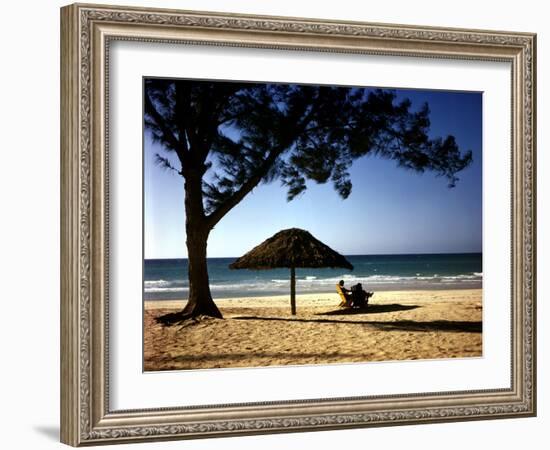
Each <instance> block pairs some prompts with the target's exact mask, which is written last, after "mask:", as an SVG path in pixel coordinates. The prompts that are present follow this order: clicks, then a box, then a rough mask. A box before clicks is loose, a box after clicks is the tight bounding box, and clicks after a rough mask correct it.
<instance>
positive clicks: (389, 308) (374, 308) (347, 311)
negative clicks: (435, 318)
mask: <svg viewBox="0 0 550 450" xmlns="http://www.w3.org/2000/svg"><path fill="white" fill-rule="evenodd" d="M416 308H420V306H418V305H400V304H398V303H392V304H389V305H369V306H368V307H366V308H340V309H335V310H334V311H327V312H324V313H318V314H316V315H317V316H353V315H356V314H380V313H387V312H395V311H410V310H411V309H416Z"/></svg>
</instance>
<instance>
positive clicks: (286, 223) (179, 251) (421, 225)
mask: <svg viewBox="0 0 550 450" xmlns="http://www.w3.org/2000/svg"><path fill="white" fill-rule="evenodd" d="M395 92H396V94H397V96H398V100H399V99H402V98H405V97H408V98H409V99H410V100H411V101H412V105H413V108H416V107H420V106H421V105H422V104H423V103H424V102H428V104H429V106H430V111H431V114H430V120H431V127H430V135H431V136H432V137H437V136H443V137H444V136H446V135H448V134H452V135H454V136H455V138H456V140H457V143H458V145H459V147H460V148H461V149H462V150H463V151H466V150H472V152H473V163H472V164H471V165H470V166H469V167H467V168H466V169H464V170H463V171H462V172H460V173H459V174H458V176H459V178H460V181H459V182H458V183H457V185H456V187H454V188H451V189H450V188H448V187H447V180H446V179H445V178H441V177H436V176H435V175H434V174H433V173H431V172H425V173H423V174H419V173H416V172H412V171H407V170H404V169H402V168H398V167H397V166H396V163H395V162H393V161H388V160H383V159H380V158H377V157H370V156H366V157H363V158H361V159H358V160H356V161H355V162H354V163H353V166H352V167H351V170H350V173H351V180H352V183H353V190H352V193H351V195H350V196H349V197H348V198H347V199H346V200H342V198H341V197H340V196H339V195H338V194H337V193H336V192H335V191H334V188H333V186H332V184H330V182H329V183H327V184H324V185H320V184H316V183H314V182H309V183H308V189H307V191H306V192H305V193H304V194H303V195H301V196H300V197H298V198H296V199H294V200H293V201H291V202H287V201H286V190H285V189H284V188H283V187H282V186H281V185H280V182H279V181H275V182H273V183H271V184H267V185H266V184H263V185H260V186H258V187H256V189H255V190H254V191H253V192H252V193H250V194H249V195H248V196H247V197H246V198H245V199H244V200H243V201H242V202H241V203H239V204H238V205H237V206H236V207H235V208H234V209H233V210H231V211H230V212H229V213H228V214H227V215H226V216H225V217H224V218H223V219H222V220H221V221H220V222H219V223H218V225H217V226H216V227H215V229H214V230H212V232H211V234H210V238H209V241H208V256H209V257H236V256H240V255H242V254H243V253H246V252H247V251H248V250H250V249H251V248H252V247H254V246H256V245H257V244H259V243H260V242H262V241H264V240H265V239H267V238H268V237H270V236H272V235H273V234H275V233H276V232H277V231H279V230H281V229H285V228H291V227H298V228H303V229H306V230H308V231H310V232H311V233H312V234H313V235H314V236H315V237H317V238H318V239H320V240H321V241H323V242H325V243H326V244H327V245H329V246H330V247H332V248H334V249H335V250H337V251H339V252H340V253H343V254H346V255H352V254H400V253H462V252H481V248H482V94H481V93H470V92H450V91H428V90H395ZM155 153H161V154H163V155H165V156H167V155H166V153H165V152H164V151H163V149H162V147H161V146H160V145H159V144H154V143H152V142H151V139H150V137H149V136H148V134H147V133H146V134H145V136H144V155H143V156H144V194H145V199H144V227H145V229H144V245H145V249H144V252H145V258H146V259H150V258H185V257H187V249H186V247H185V211H184V190H183V178H182V177H180V176H179V175H177V174H176V173H175V172H172V171H166V170H163V169H161V168H160V167H158V166H157V165H155V164H154V156H155Z"/></svg>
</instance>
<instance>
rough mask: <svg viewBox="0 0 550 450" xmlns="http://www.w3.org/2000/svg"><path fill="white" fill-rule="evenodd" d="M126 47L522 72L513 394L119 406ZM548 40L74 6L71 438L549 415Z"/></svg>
mask: <svg viewBox="0 0 550 450" xmlns="http://www.w3.org/2000/svg"><path fill="white" fill-rule="evenodd" d="M113 40H136V41H143V42H170V43H183V44H197V43H200V44H208V45H221V46H237V47H255V48H267V49H291V50H301V51H325V52H348V53H360V54H382V55H390V56H392V55H393V56H402V55H406V56H414V57H423V58H426V57H427V58H454V59H464V60H473V61H475V60H493V61H505V62H509V63H510V64H511V68H512V86H511V94H512V117H511V124H512V149H511V154H512V183H511V187H510V188H511V192H512V205H511V208H512V235H511V240H512V267H511V269H510V270H511V274H512V298H511V308H512V324H511V327H512V355H511V371H512V373H511V375H512V376H511V379H512V383H511V386H510V388H508V389H494V390H484V391H466V392H464V391H460V392H445V393H411V394H407V395H393V396H376V397H352V398H340V399H312V400H307V401H301V400H292V401H286V402H269V403H266V402H264V403H253V404H238V405H212V406H208V407H180V408H173V409H155V410H132V411H112V410H110V408H109V397H108V392H109V389H108V349H109V346H108V330H107V319H108V307H109V305H108V297H107V286H108V283H109V280H108V266H107V261H108V251H109V246H108V233H107V230H108V207H109V204H108V189H107V187H108V183H109V180H108V170H107V168H108V109H107V105H108V101H107V100H108V58H109V43H110V42H111V41H113ZM535 53H536V35H534V34H530V33H516V32H514V33H512V32H502V31H484V30H467V29H445V28H434V27H419V26H405V25H385V24H373V23H359V22H335V21H328V20H313V19H297V18H287V17H261V16H249V15H240V14H226V13H223V14H220V13H210V12H194V11H193V12H191V11H174V10H162V9H144V8H130V7H114V6H106V5H102V6H100V5H82V4H75V5H70V6H66V7H64V8H62V9H61V242H62V244H61V440H62V442H64V443H66V444H70V445H73V446H80V445H97V444H110V443H122V442H137V441H152V440H167V439H185V438H187V439H191V438H204V437H215V436H234V435H248V434H261V433H278V432H298V431H314V430H326V429H342V428H354V427H367V426H383V425H384V426H385V425H400V424H420V423H434V422H447V421H459V420H479V419H497V418H505V417H522V416H534V415H535V414H536V335H535V324H536V316H535V314H536V311H535V298H536V291H535V288H536V266H535V264H536V211H535V204H536V195H535V194H536V192H535V188H536V186H535V180H536V172H535V159H536V158H535V145H536V131H535V126H536V123H535V97H536V95H535V86H536V75H535V68H536V61H535Z"/></svg>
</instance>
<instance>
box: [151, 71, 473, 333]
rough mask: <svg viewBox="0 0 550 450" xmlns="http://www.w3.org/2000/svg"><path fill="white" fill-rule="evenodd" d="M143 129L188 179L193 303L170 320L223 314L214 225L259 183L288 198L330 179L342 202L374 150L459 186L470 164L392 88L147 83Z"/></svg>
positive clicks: (163, 160)
mask: <svg viewBox="0 0 550 450" xmlns="http://www.w3.org/2000/svg"><path fill="white" fill-rule="evenodd" d="M144 105H145V116H144V120H145V129H146V130H148V131H149V132H150V133H151V136H152V138H153V139H154V140H155V141H157V142H159V143H160V144H162V147H163V148H164V150H166V151H167V152H172V153H175V155H176V156H177V158H174V159H175V160H176V161H177V162H178V163H177V164H174V163H173V162H172V160H171V159H169V158H167V157H166V156H165V155H161V154H157V155H156V162H157V163H158V164H159V165H160V166H162V167H164V168H166V169H169V170H173V171H175V172H176V173H177V174H179V175H180V176H182V177H183V179H184V185H185V218H186V222H185V231H186V236H187V242H186V244H187V251H188V261H189V269H188V271H189V273H188V275H189V300H188V302H187V304H186V306H185V308H184V309H183V310H182V311H181V312H180V313H177V314H171V315H167V316H164V317H163V318H161V321H162V322H163V323H172V322H174V321H180V320H183V319H186V318H190V317H196V316H198V315H208V316H213V317H220V318H221V317H222V315H221V313H220V311H219V310H218V308H217V306H216V304H215V303H214V301H213V300H212V296H211V293H210V287H209V280H208V269H207V263H206V250H207V242H208V236H209V233H210V231H211V230H212V229H213V228H214V226H215V225H216V224H217V223H218V222H219V221H220V220H221V219H222V218H223V217H224V216H225V215H226V214H227V213H228V212H229V211H230V210H231V209H232V208H234V207H235V206H236V205H237V204H238V203H239V202H240V201H241V200H242V199H243V198H244V197H245V196H246V195H247V194H248V193H249V192H250V191H252V189H254V187H256V186H257V185H258V184H260V183H266V182H271V181H274V180H276V179H278V180H281V182H282V184H283V185H284V186H285V187H286V189H287V199H288V200H289V201H290V200H292V199H294V198H296V197H297V196H298V195H300V194H301V193H303V192H304V191H305V190H306V186H307V185H306V181H307V180H312V181H315V182H317V183H326V182H328V181H331V182H332V183H333V185H334V188H335V190H336V191H337V192H338V194H339V195H340V196H341V197H342V198H344V199H345V198H347V197H348V196H349V195H350V193H351V190H352V183H351V180H350V176H349V171H348V169H349V167H350V166H351V164H352V162H353V160H355V159H357V158H360V157H362V156H365V155H367V154H368V155H376V156H379V157H382V158H387V159H391V160H394V161H396V162H397V164H398V166H400V167H403V168H406V169H411V170H414V171H417V172H423V171H426V170H429V171H433V172H435V173H436V174H437V175H440V176H443V177H445V178H447V180H448V182H449V186H450V187H452V186H454V185H455V183H456V181H457V180H458V178H457V175H456V174H457V173H458V172H459V171H461V170H462V169H464V168H465V167H466V166H468V165H469V164H470V162H471V160H472V154H471V152H470V151H468V152H465V153H464V154H462V153H461V152H460V150H459V148H458V146H457V144H456V141H455V138H454V137H453V136H447V137H446V138H445V139H441V138H438V139H430V137H429V136H428V131H429V126H430V120H429V108H428V105H427V104H424V105H423V106H422V107H421V108H420V109H418V110H413V109H412V108H411V102H410V101H409V100H402V101H397V99H396V95H395V93H394V92H393V91H389V90H371V89H364V88H347V87H333V86H312V85H296V84H256V83H233V82H216V81H191V80H168V79H147V80H146V81H145V92H144Z"/></svg>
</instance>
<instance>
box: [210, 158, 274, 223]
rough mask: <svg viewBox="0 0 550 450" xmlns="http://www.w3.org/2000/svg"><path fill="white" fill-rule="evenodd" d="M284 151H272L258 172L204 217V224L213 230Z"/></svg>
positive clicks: (260, 179) (258, 181)
mask: <svg viewBox="0 0 550 450" xmlns="http://www.w3.org/2000/svg"><path fill="white" fill-rule="evenodd" d="M284 150H285V147H283V148H280V149H277V150H272V151H271V152H270V153H269V156H268V157H267V158H266V159H265V160H264V162H263V163H262V165H261V166H260V167H259V168H258V171H257V172H256V173H255V175H253V176H252V177H250V178H249V179H248V180H247V181H245V182H244V183H243V184H242V185H241V187H240V188H239V189H237V190H236V191H235V192H234V193H233V195H232V196H231V197H229V198H228V199H227V200H225V201H224V202H223V203H222V204H221V205H219V206H218V207H217V208H216V209H215V210H214V211H212V212H211V213H210V214H209V215H208V216H207V217H206V223H207V225H208V226H209V227H210V228H213V227H214V226H215V225H216V224H217V223H218V222H219V221H220V220H221V219H222V218H223V217H224V216H225V215H226V214H227V213H228V212H229V211H231V209H232V208H234V207H235V206H236V205H237V204H238V203H239V202H240V201H241V200H242V199H243V198H244V197H245V196H246V195H247V194H248V193H249V192H250V191H251V190H252V189H254V188H255V187H256V186H257V185H258V184H259V183H260V181H262V179H263V178H264V177H265V176H266V175H267V173H268V172H269V169H270V168H271V166H272V165H273V164H274V163H275V160H276V159H277V158H278V157H279V155H280V154H281V153H282V152H283V151H284Z"/></svg>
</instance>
